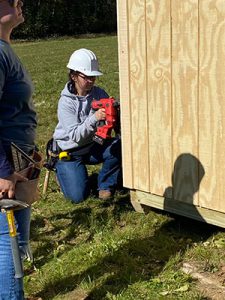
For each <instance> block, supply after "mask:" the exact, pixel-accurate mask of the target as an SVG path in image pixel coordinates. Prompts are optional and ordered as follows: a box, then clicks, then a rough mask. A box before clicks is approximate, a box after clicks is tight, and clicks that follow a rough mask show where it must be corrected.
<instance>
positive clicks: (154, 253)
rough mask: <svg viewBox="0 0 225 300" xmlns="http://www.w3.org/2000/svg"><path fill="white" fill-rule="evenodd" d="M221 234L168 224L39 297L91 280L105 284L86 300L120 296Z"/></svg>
mask: <svg viewBox="0 0 225 300" xmlns="http://www.w3.org/2000/svg"><path fill="white" fill-rule="evenodd" d="M117 213H118V211H117ZM217 231H218V228H216V227H214V226H211V225H207V224H204V223H201V222H198V221H193V220H190V219H186V218H181V217H178V218H177V219H173V220H169V221H166V223H165V224H163V225H162V226H161V227H160V228H159V229H157V230H156V231H155V232H154V235H153V236H149V237H147V238H140V239H133V240H129V241H127V243H125V244H123V245H122V246H121V247H120V248H118V249H117V250H115V251H113V250H112V252H111V253H110V254H108V255H106V256H105V257H104V258H103V259H100V260H99V261H97V262H96V263H95V264H94V265H93V266H92V267H90V268H88V269H87V270H85V271H84V272H83V273H80V274H77V275H75V276H74V275H73V276H68V277H64V278H61V279H60V280H56V281H53V282H51V283H49V284H48V285H46V286H45V288H44V289H43V290H42V291H41V292H40V293H38V294H37V296H41V297H42V298H43V299H44V300H47V299H48V300H50V299H52V298H54V296H56V295H58V294H64V293H68V292H70V291H72V290H74V289H76V287H77V286H79V284H81V282H82V281H84V280H87V279H88V280H89V281H91V282H92V281H98V282H101V283H100V284H98V286H97V287H95V288H93V289H92V290H91V291H90V292H89V295H88V297H87V298H86V299H106V294H107V292H111V293H113V294H119V293H121V291H123V290H124V289H126V288H127V287H128V286H129V285H131V284H134V283H135V282H140V281H146V280H150V279H151V278H153V277H156V276H157V275H158V274H160V272H161V271H162V270H163V268H164V267H165V265H166V263H167V262H168V261H169V259H170V258H171V257H174V256H176V255H177V254H178V253H182V252H183V253H184V252H185V251H186V249H187V248H190V247H191V246H192V245H193V244H194V243H197V242H200V241H201V242H202V241H204V240H206V239H208V238H209V237H210V236H211V235H212V234H215V233H216V232H217Z"/></svg>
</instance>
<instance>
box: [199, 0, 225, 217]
mask: <svg viewBox="0 0 225 300" xmlns="http://www.w3.org/2000/svg"><path fill="white" fill-rule="evenodd" d="M224 61H225V1H223V0H200V73H199V75H200V77H199V99H200V100H199V115H200V118H199V145H200V146H199V147H200V148H199V157H200V160H201V161H202V163H203V165H204V168H205V176H204V179H203V184H202V185H201V189H200V205H201V206H203V207H206V208H211V209H214V210H218V211H221V212H225V201H224V199H225V184H224V178H225V146H224V145H225V67H224Z"/></svg>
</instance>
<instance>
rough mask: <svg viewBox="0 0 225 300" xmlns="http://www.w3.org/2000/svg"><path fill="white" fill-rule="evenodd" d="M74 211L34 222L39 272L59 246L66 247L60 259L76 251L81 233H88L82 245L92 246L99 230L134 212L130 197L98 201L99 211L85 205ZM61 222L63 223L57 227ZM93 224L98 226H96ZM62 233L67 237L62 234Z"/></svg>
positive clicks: (33, 235)
mask: <svg viewBox="0 0 225 300" xmlns="http://www.w3.org/2000/svg"><path fill="white" fill-rule="evenodd" d="M73 207H74V208H73V209H72V210H71V211H69V212H65V213H58V214H54V215H53V216H51V217H49V218H46V217H44V216H40V215H36V216H35V219H34V220H32V222H31V237H32V242H33V243H34V244H36V247H34V251H33V256H34V258H35V268H37V269H39V268H41V267H42V266H43V265H45V264H47V263H48V262H49V261H50V260H51V259H52V258H53V257H54V255H55V254H56V252H54V250H55V248H56V247H57V246H56V245H58V244H62V243H63V245H64V247H62V248H61V250H58V251H57V257H58V258H59V257H60V256H61V255H63V254H64V252H65V250H69V249H72V248H73V247H75V246H76V245H77V242H76V238H77V237H80V236H81V232H80V231H82V232H83V233H84V234H85V233H88V235H87V234H86V235H85V237H84V239H83V240H82V239H80V240H81V242H84V241H85V242H90V241H91V240H92V238H93V236H94V234H95V233H96V230H97V229H98V228H103V227H105V226H106V225H107V224H108V222H109V219H110V220H111V221H112V222H114V221H115V222H116V220H117V219H118V218H119V216H120V215H121V213H123V212H126V211H132V210H133V209H132V205H131V204H130V201H129V195H127V196H126V195H125V197H121V198H119V200H116V202H109V201H100V200H97V199H96V207H97V209H96V207H94V208H91V207H82V204H81V205H79V207H77V206H76V205H74V206H73ZM93 211H94V213H93ZM57 220H58V221H61V222H60V223H59V224H55V221H57ZM93 222H94V226H92V223H93ZM64 223H65V224H66V225H64ZM62 232H64V233H63V234H62ZM65 232H66V233H65ZM59 249H60V247H59Z"/></svg>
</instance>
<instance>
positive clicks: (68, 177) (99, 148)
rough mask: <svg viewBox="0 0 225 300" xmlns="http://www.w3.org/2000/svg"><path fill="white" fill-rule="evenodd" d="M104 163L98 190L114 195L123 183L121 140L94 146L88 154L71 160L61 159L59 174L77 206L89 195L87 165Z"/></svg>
mask: <svg viewBox="0 0 225 300" xmlns="http://www.w3.org/2000/svg"><path fill="white" fill-rule="evenodd" d="M99 163H103V164H102V169H101V170H100V172H99V175H98V190H108V191H111V192H114V190H115V188H116V187H117V185H119V184H120V181H121V180H122V175H121V173H122V170H121V169H122V168H121V141H120V139H112V140H107V141H106V142H105V143H104V145H99V144H97V143H94V145H93V146H92V148H91V149H90V151H89V153H88V154H85V155H76V152H75V151H74V152H73V153H72V154H71V160H69V161H62V160H58V162H57V163H56V175H57V179H58V181H59V184H60V187H61V190H62V192H63V194H64V196H65V197H66V198H68V199H70V200H71V201H72V202H74V203H79V202H82V201H83V200H85V199H86V198H87V197H88V196H89V193H90V187H89V180H88V173H87V168H86V164H89V165H93V164H99Z"/></svg>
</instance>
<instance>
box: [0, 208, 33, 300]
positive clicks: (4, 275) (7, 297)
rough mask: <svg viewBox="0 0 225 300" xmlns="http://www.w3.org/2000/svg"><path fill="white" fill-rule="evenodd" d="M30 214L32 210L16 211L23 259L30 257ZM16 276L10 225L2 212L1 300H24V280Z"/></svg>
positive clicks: (0, 229)
mask: <svg viewBox="0 0 225 300" xmlns="http://www.w3.org/2000/svg"><path fill="white" fill-rule="evenodd" d="M30 214H31V209H30V208H26V209H21V210H18V211H15V220H16V227H17V233H18V234H19V246H20V250H21V257H23V256H26V255H29V245H28V241H29V235H30ZM14 275H15V272H14V264H13V259H12V251H11V244H10V237H9V230H8V223H7V219H6V215H5V214H4V213H1V212H0V300H24V292H23V279H22V278H20V279H16V278H15V277H14Z"/></svg>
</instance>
